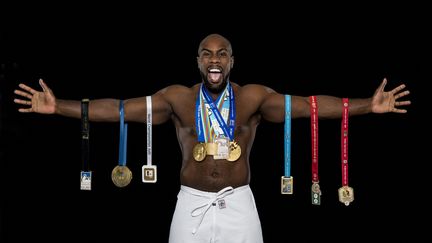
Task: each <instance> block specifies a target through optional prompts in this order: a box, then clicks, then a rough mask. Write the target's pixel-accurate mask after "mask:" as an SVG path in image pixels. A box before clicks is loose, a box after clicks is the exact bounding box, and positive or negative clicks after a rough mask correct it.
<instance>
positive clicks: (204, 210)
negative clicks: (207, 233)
mask: <svg viewBox="0 0 432 243" xmlns="http://www.w3.org/2000/svg"><path fill="white" fill-rule="evenodd" d="M233 192H234V188H233V187H232V186H229V187H225V188H224V189H222V190H220V191H219V192H218V193H216V195H215V196H214V197H212V198H210V200H209V201H208V202H207V203H205V204H203V205H201V206H198V207H196V208H195V209H194V210H192V212H191V215H192V217H198V216H200V215H201V218H200V220H199V222H198V225H197V226H196V227H195V228H193V229H192V234H195V233H196V232H197V230H198V228H199V227H200V225H201V223H202V221H203V219H204V216H205V214H206V213H207V211H208V210H209V208H210V207H211V206H212V205H213V203H215V202H216V201H218V200H219V199H222V198H224V197H225V196H227V195H230V194H232V193H233Z"/></svg>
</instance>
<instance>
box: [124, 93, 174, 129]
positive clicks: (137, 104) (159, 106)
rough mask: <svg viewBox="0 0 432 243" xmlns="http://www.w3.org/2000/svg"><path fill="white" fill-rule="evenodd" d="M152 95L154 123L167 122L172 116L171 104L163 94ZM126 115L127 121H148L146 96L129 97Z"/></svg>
mask: <svg viewBox="0 0 432 243" xmlns="http://www.w3.org/2000/svg"><path fill="white" fill-rule="evenodd" d="M151 97H152V106H151V109H152V110H151V112H152V123H153V124H160V123H163V122H166V121H167V120H168V119H169V118H170V116H171V105H170V104H169V103H168V102H167V101H166V99H165V98H164V97H163V95H161V94H159V93H156V94H154V95H152V96H151ZM125 110H126V111H125V115H126V120H127V121H134V122H146V117H147V101H146V97H140V98H133V99H128V100H127V101H126V102H125Z"/></svg>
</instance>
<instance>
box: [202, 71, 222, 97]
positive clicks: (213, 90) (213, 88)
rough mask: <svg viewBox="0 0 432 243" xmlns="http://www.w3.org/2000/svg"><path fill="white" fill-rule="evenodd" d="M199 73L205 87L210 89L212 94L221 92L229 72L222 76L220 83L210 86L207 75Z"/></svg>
mask: <svg viewBox="0 0 432 243" xmlns="http://www.w3.org/2000/svg"><path fill="white" fill-rule="evenodd" d="M200 73H201V78H202V80H203V81H204V85H205V87H206V88H207V90H208V91H210V92H211V93H213V94H219V93H221V92H222V91H223V90H224V89H225V87H226V86H227V83H228V77H229V73H228V74H227V75H226V76H225V77H224V78H223V80H222V83H221V84H219V85H217V86H215V85H213V86H212V85H211V84H210V82H209V81H208V79H207V76H206V75H205V74H204V73H203V72H200Z"/></svg>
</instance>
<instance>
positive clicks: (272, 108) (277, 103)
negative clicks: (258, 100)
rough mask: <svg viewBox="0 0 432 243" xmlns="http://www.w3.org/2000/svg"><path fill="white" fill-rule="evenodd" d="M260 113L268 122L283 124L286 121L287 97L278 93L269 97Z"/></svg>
mask: <svg viewBox="0 0 432 243" xmlns="http://www.w3.org/2000/svg"><path fill="white" fill-rule="evenodd" d="M260 112H261V114H262V116H263V118H264V119H265V120H267V121H270V122H283V121H284V120H285V96H283V95H281V94H277V93H273V94H270V95H268V96H267V97H266V98H265V100H264V101H263V104H262V105H261V108H260Z"/></svg>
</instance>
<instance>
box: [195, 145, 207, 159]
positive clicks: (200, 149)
mask: <svg viewBox="0 0 432 243" xmlns="http://www.w3.org/2000/svg"><path fill="white" fill-rule="evenodd" d="M192 154H193V157H194V159H195V160H196V161H198V162H201V161H203V160H204V158H205V157H206V148H205V144H204V143H198V144H197V145H195V147H194V148H193V152H192Z"/></svg>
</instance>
